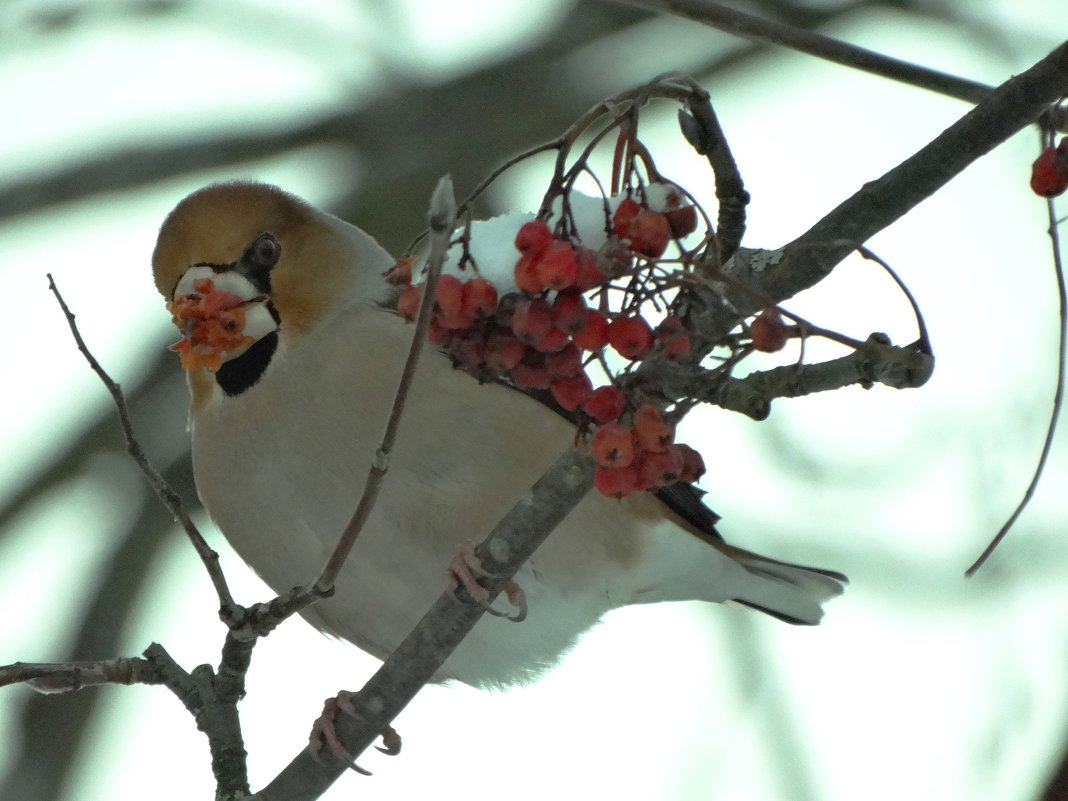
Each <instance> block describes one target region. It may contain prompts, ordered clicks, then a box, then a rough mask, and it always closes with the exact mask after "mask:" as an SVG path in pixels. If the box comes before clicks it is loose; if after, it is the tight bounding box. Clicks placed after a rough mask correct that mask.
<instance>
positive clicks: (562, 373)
mask: <svg viewBox="0 0 1068 801" xmlns="http://www.w3.org/2000/svg"><path fill="white" fill-rule="evenodd" d="M545 367H546V368H548V370H549V372H550V373H552V374H553V375H554V376H558V377H559V378H571V377H572V376H576V375H578V374H579V373H581V372H582V351H580V350H579V349H578V347H577V346H576V345H575V344H574V343H572V342H568V343H567V344H566V345H564V347H562V348H561V349H560V350H558V351H556V352H555V353H548V354H546V356H545ZM590 391H591V392H592V391H593V389H592V388H591V389H590ZM585 400H586V399H585V398H583V401H585Z"/></svg>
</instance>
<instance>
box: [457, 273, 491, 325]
mask: <svg viewBox="0 0 1068 801" xmlns="http://www.w3.org/2000/svg"><path fill="white" fill-rule="evenodd" d="M496 308H497V287H495V286H494V285H493V284H491V283H490V282H489V281H487V280H486V279H485V278H483V277H482V276H479V275H476V276H475V277H473V278H470V279H468V281H467V282H466V283H465V284H464V291H463V296H462V298H461V300H460V309H461V311H462V312H463V313H464V314H465V315H467V316H469V317H471V318H473V319H478V318H481V317H489V316H490V315H491V314H493V312H494V310H495V309H496Z"/></svg>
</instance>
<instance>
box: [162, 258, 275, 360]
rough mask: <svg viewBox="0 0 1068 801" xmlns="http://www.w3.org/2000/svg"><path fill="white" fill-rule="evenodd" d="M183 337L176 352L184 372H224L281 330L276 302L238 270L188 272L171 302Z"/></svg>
mask: <svg viewBox="0 0 1068 801" xmlns="http://www.w3.org/2000/svg"><path fill="white" fill-rule="evenodd" d="M167 308H168V310H169V311H170V312H171V320H172V321H173V322H174V324H175V325H176V326H177V327H178V331H179V332H181V335H182V338H181V339H180V340H179V341H178V342H176V343H175V344H173V345H171V350H175V351H178V352H179V353H180V354H181V356H182V367H185V368H186V369H189V368H193V367H206V368H207V369H209V370H211V371H215V370H218V369H219V367H221V366H222V363H223V362H226V361H229V360H230V359H236V358H237V357H238V356H240V355H241V354H243V353H244V352H245V351H246V350H248V349H249V348H250V347H251V346H252V345H253V344H254V343H255V342H256V341H257V340H258V339H260V338H261V337H264V336H266V335H267V334H269V333H271V332H272V331H277V330H278V317H277V314H276V313H275V312H274V310H273V308H272V307H271V301H270V298H269V297H268V296H267V295H265V294H264V293H263V292H261V291H260V290H259V289H257V288H256V287H255V286H253V284H252V283H251V282H250V281H249V280H248V279H247V278H245V277H244V276H243V275H240V274H239V273H237V272H234V271H233V270H224V271H222V272H216V271H215V270H214V269H213V268H212V267H209V266H205V265H201V266H197V267H191V268H190V269H189V270H187V271H186V273H185V275H183V276H182V278H181V280H180V281H179V282H178V286H177V287H175V289H174V296H173V298H172V299H171V300H170V301H168V302H167Z"/></svg>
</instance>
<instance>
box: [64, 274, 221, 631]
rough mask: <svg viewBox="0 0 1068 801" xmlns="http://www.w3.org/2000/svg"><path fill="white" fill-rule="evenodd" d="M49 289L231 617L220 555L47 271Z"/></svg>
mask: <svg viewBox="0 0 1068 801" xmlns="http://www.w3.org/2000/svg"><path fill="white" fill-rule="evenodd" d="M48 288H49V289H50V290H51V291H52V294H53V295H55V296H56V300H57V301H58V302H59V307H60V308H61V309H62V310H63V314H64V316H65V317H66V318H67V325H68V326H70V332H71V334H72V335H73V336H74V341H75V343H77V345H78V350H79V351H81V353H82V355H83V356H84V357H85V360H86V361H87V362H89V366H90V367H91V368H92V369H93V372H95V373H96V374H97V376H99V377H100V380H101V381H103V382H104V386H105V388H106V389H107V391H108V393H109V394H110V395H111V399H112V401H114V403H115V408H116V410H117V411H118V414H119V425H120V426H121V428H122V436H123V439H124V440H125V443H126V451H127V453H129V454H130V456H131V457H133V460H134V461H135V462H136V463H137V466H138V467H140V468H141V472H142V473H144V474H145V478H147V479H148V483H149V485H150V486H151V487H152V490H153V492H155V493H156V497H158V498H159V499H160V501H161V502H162V503H163V505H164V506H166V507H167V508H168V509H169V510H170V512H171V514H172V515H174V519H175V520H176V521H178V523H179V525H181V527H182V529H183V530H184V531H185V533H186V536H187V537H189V541H190V542H191V543H193V547H194V548H195V549H196V552H197V555H198V556H199V557H200V560H201V561H202V562H203V563H204V567H205V569H207V571H208V576H209V577H210V578H211V583H212V584H213V585H214V587H215V593H216V595H218V597H219V606H220V613H221V614H225V615H227V616H228V617H229V616H230V615H231V613H232V611H233V610H234V608H235V606H236V605H235V603H234V598H233V596H232V595H231V594H230V588H229V586H227V584H226V576H224V575H223V571H222V568H221V567H220V566H219V555H218V554H217V553H216V552H215V551H214V550H212V548H211V546H209V545H208V543H207V542H206V541H205V539H204V537H203V536H202V535H201V533H200V531H199V529H197V527H196V525H195V524H194V523H193V521H192V519H190V517H189V515H188V514H187V513H186V511H185V505H184V504H183V503H182V498H181V496H180V495H179V494H178V493H177V492H175V491H174V489H173V488H172V487H171V485H170V484H168V483H167V480H166V479H165V478H164V477H163V476H162V475H160V473H159V471H158V470H156V468H155V467H153V466H152V463H151V462H149V460H148V457H147V456H146V455H145V452H144V449H142V447H141V443H140V442H138V440H137V436H136V435H135V434H134V430H133V424H132V423H131V422H130V410H129V408H128V407H127V405H126V398H125V397H124V396H123V394H122V388H121V387H120V386H119V385H118V383H116V382H115V381H113V380H112V378H111V376H110V375H108V373H107V371H105V370H104V368H103V367H102V366H101V365H100V362H99V361H97V359H96V357H95V356H93V354H92V353H91V352H90V350H89V348H88V347H87V346H86V344H85V340H84V339H82V335H81V332H80V331H79V330H78V325H77V323H76V322H75V321H74V313H73V312H71V310H70V308H69V307H68V306H67V303H66V301H65V300H64V299H63V296H62V295H61V294H60V292H59V288H58V287H57V286H56V282H55V280H54V279H53V278H52V274H51V273H48Z"/></svg>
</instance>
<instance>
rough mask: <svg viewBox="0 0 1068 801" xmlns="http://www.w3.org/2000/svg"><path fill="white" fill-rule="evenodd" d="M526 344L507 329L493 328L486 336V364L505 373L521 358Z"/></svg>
mask: <svg viewBox="0 0 1068 801" xmlns="http://www.w3.org/2000/svg"><path fill="white" fill-rule="evenodd" d="M525 352H526V346H524V345H523V343H522V342H520V341H519V340H518V339H516V338H515V337H514V336H512V335H511V334H510V333H508V332H507V331H502V330H500V329H494V330H493V331H491V332H490V335H489V336H488V337H487V338H486V366H487V367H489V368H490V369H491V370H496V371H497V372H498V373H507V372H508V371H509V370H511V369H512V368H513V367H515V366H516V365H517V364H519V362H520V360H522V358H523V354H524V353H525Z"/></svg>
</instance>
